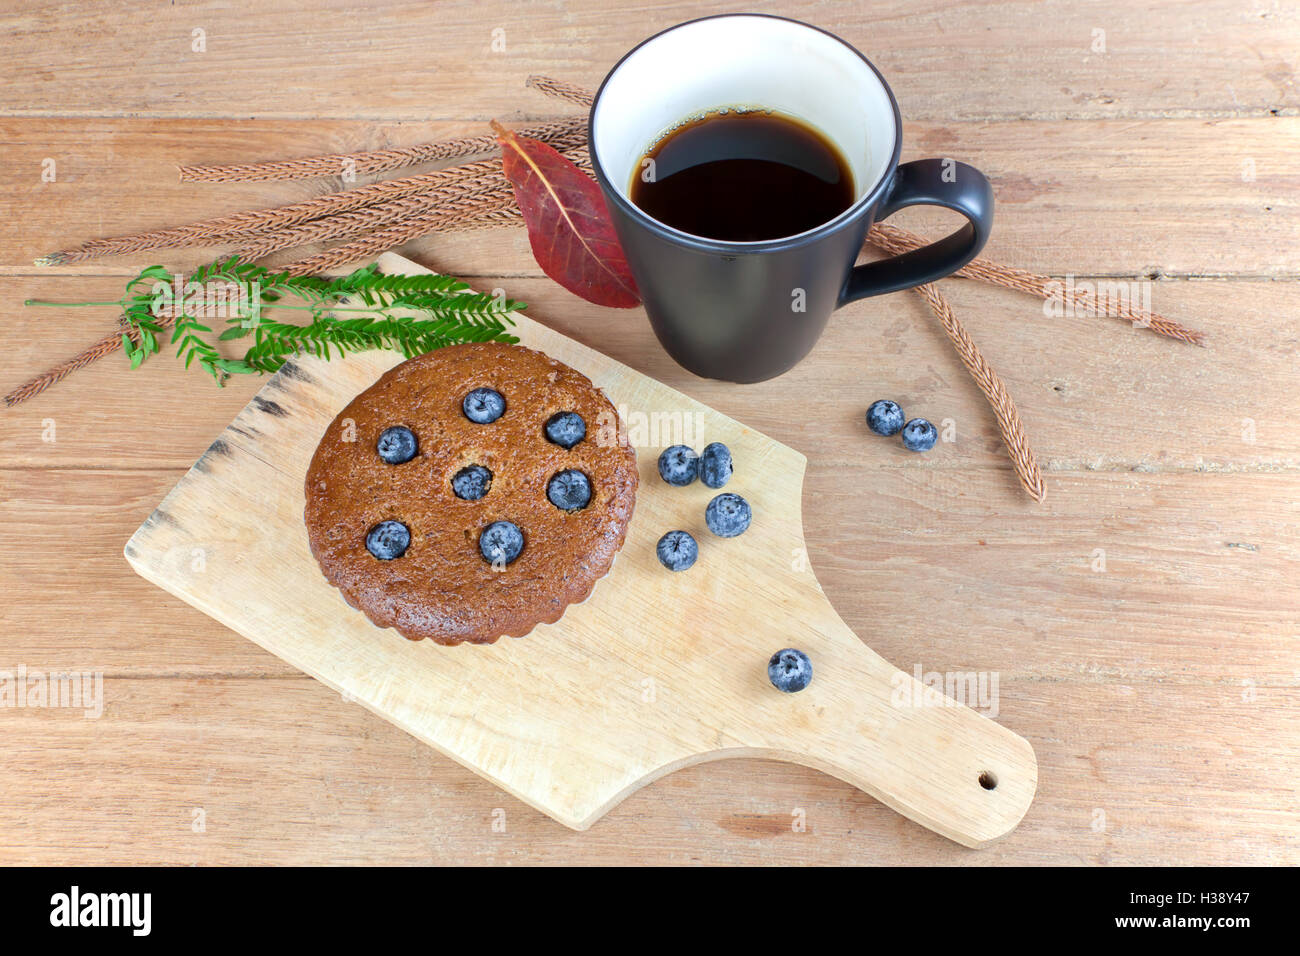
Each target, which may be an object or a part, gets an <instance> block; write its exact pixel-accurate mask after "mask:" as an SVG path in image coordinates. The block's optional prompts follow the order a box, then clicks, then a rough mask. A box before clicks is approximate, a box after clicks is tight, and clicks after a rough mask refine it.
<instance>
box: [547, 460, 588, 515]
mask: <svg viewBox="0 0 1300 956" xmlns="http://www.w3.org/2000/svg"><path fill="white" fill-rule="evenodd" d="M546 497H547V498H549V499H550V500H551V504H553V505H555V507H557V508H559V509H560V510H561V511H577V510H578V509H579V508H585V507H587V503H588V502H590V501H591V479H589V478H588V477H587V476H586V475H584V474H583V473H582V472H580V471H575V470H574V469H572V468H568V469H565V470H564V471H561V472H557V473H556V474H555V475H554V476H553V477H552V478H551V480H550V481H549V482H547V484H546Z"/></svg>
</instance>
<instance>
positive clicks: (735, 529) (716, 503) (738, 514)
mask: <svg viewBox="0 0 1300 956" xmlns="http://www.w3.org/2000/svg"><path fill="white" fill-rule="evenodd" d="M753 517H754V513H753V511H751V510H750V507H749V502H748V501H746V500H745V499H744V498H742V497H740V495H735V494H732V493H731V492H729V491H728V492H724V493H723V494H720V495H718V496H717V497H716V498H714V499H713V500H712V501H710V502H709V506H708V507H707V508H705V509H704V523H705V524H707V525H708V526H709V530H710V531H712V532H713V533H714V534H716V535H717V536H718V537H719V538H734V537H736V535H738V534H744V533H745V529H746V528H748V527H749V522H750V520H751V519H752V518H753Z"/></svg>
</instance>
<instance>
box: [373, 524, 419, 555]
mask: <svg viewBox="0 0 1300 956" xmlns="http://www.w3.org/2000/svg"><path fill="white" fill-rule="evenodd" d="M410 546H411V530H410V529H409V528H408V527H406V525H404V524H402V522H400V521H381V522H379V524H377V525H375V526H374V527H373V528H371V529H370V531H369V532H367V533H366V550H367V551H369V552H370V553H371V554H373V555H374V556H375V557H376V558H378V559H379V560H380V561H392V560H393V559H394V558H400V557H401V556H402V555H404V554H406V549H407V548H409V547H410Z"/></svg>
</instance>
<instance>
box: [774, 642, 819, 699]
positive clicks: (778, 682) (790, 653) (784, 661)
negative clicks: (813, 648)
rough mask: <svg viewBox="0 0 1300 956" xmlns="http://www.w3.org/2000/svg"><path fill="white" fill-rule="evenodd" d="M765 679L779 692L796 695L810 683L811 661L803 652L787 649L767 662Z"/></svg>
mask: <svg viewBox="0 0 1300 956" xmlns="http://www.w3.org/2000/svg"><path fill="white" fill-rule="evenodd" d="M767 679H768V680H770V681H771V682H772V686H773V687H775V688H776V689H777V690H779V691H783V692H784V693H787V694H794V693H797V692H799V691H801V690H803V689H804V688H805V687H807V686H808V685H809V684H810V683H811V682H812V661H810V660H808V655H807V654H805V653H804V652H803V651H797V650H795V649H794V648H793V647H787V648H786V649H785V650H782V651H777V652H776V653H775V654H773V655H772V659H771V660H770V661H768V662H767Z"/></svg>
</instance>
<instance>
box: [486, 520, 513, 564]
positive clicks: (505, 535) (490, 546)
mask: <svg viewBox="0 0 1300 956" xmlns="http://www.w3.org/2000/svg"><path fill="white" fill-rule="evenodd" d="M478 550H479V554H481V555H483V558H484V559H485V560H487V561H489V562H491V563H492V564H496V563H497V562H498V561H504V562H505V563H506V564H509V563H510V562H512V561H514V559H515V558H517V557H519V552H520V551H522V550H524V533H523V532H522V531H520V530H519V525H517V524H514V523H513V522H510V521H493V522H492V523H491V524H490V525H488V526H487V527H486V528H484V529H483V533H482V534H480V535H479V536H478Z"/></svg>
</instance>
